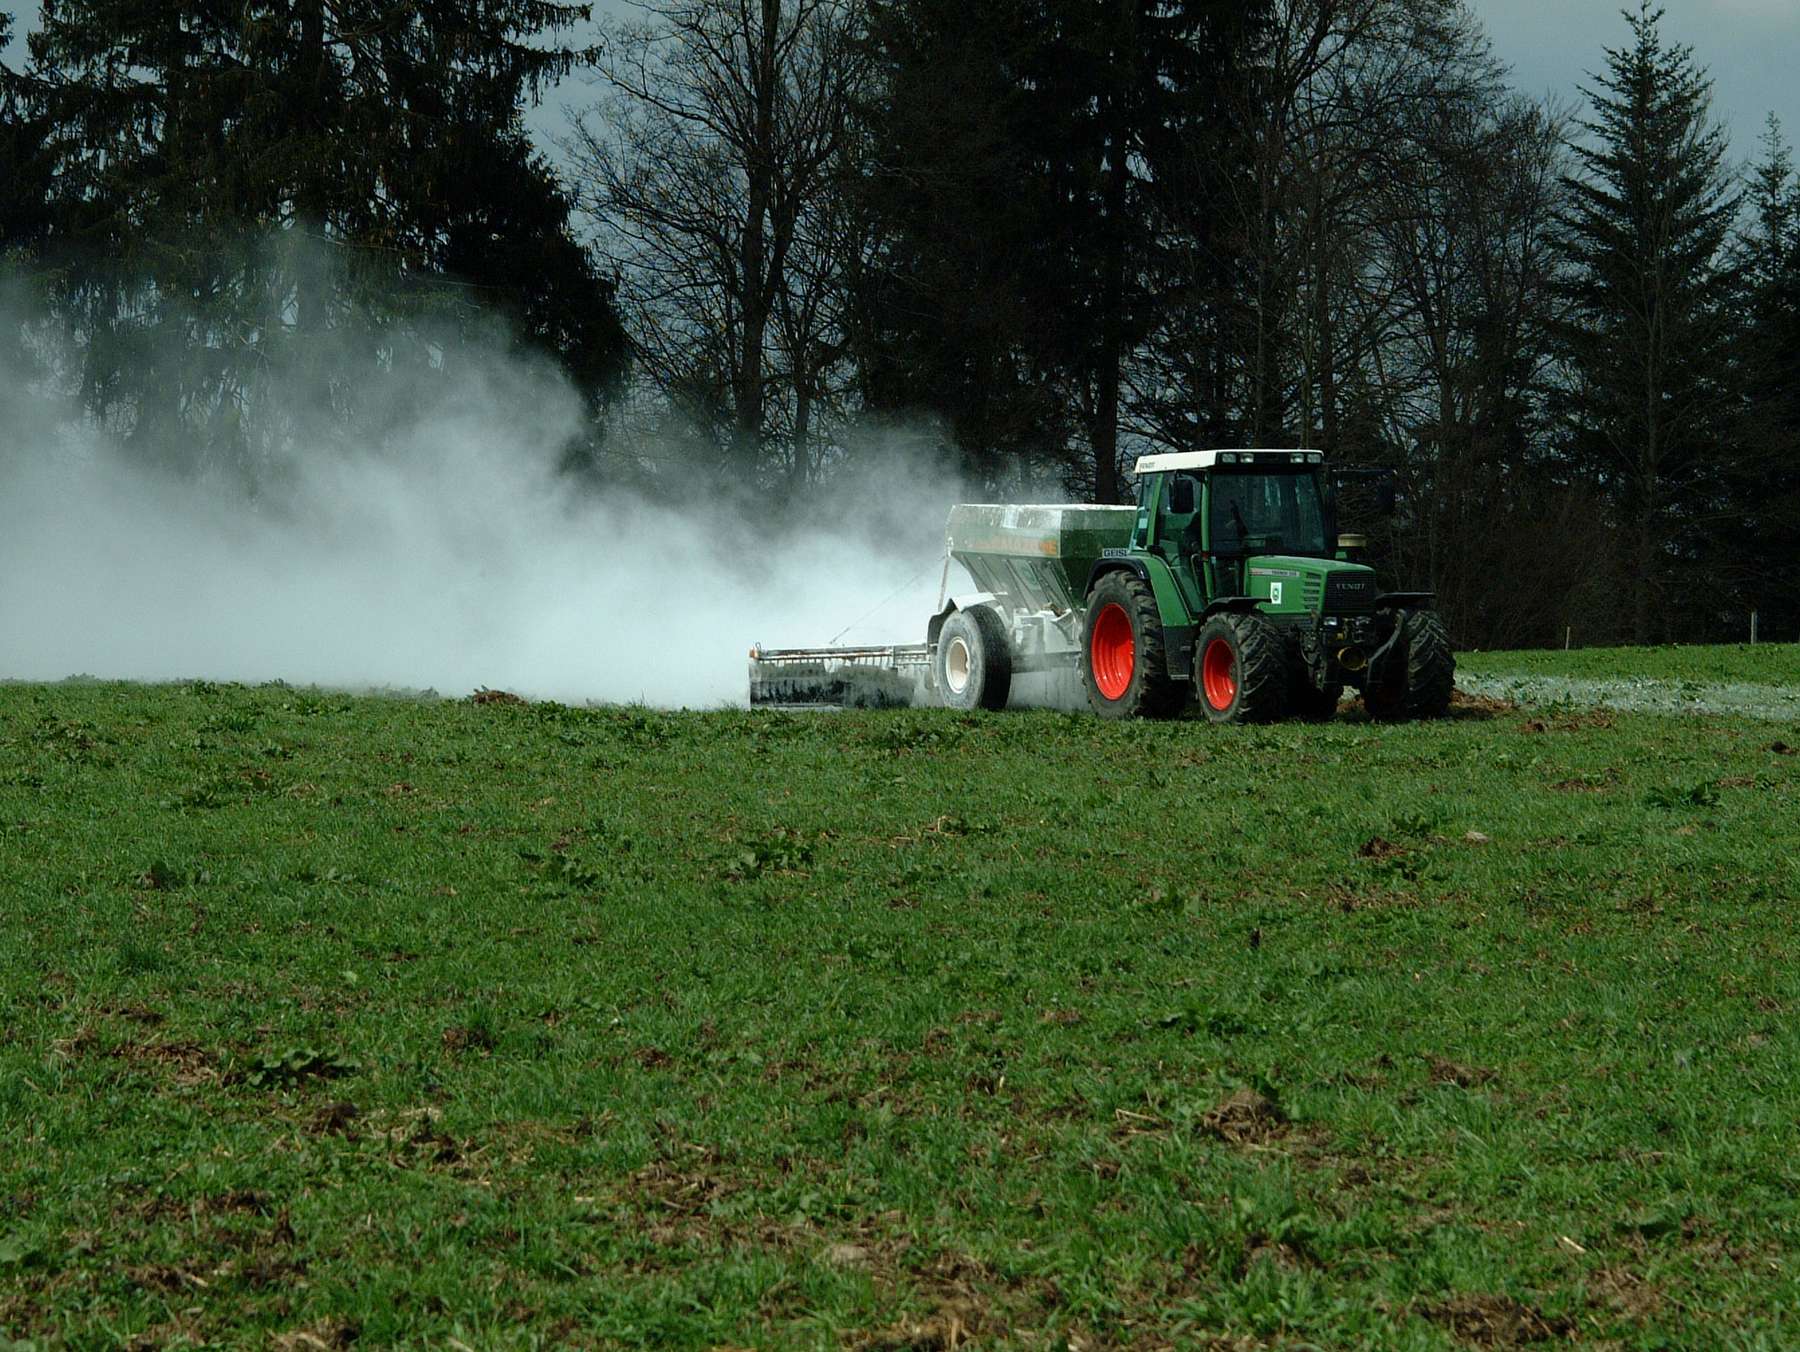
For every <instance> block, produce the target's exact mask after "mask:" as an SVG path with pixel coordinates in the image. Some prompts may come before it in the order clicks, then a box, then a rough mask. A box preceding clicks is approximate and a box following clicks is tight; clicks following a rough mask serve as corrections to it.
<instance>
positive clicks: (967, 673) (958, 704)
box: [934, 606, 1013, 709]
mask: <svg viewBox="0 0 1800 1352" xmlns="http://www.w3.org/2000/svg"><path fill="white" fill-rule="evenodd" d="M934 665H935V667H936V671H935V673H934V674H935V675H936V677H937V688H938V695H939V696H940V697H941V698H942V699H943V701H944V703H945V704H947V705H948V706H949V707H950V708H952V709H1004V708H1005V707H1006V697H1007V696H1008V695H1009V694H1011V693H1012V668H1013V664H1012V648H1011V646H1010V645H1008V643H1007V641H1006V626H1005V625H1004V624H1002V623H1001V622H1000V616H999V615H998V614H996V613H995V611H994V609H993V607H992V606H970V607H969V608H968V609H967V610H959V611H957V612H956V613H955V614H953V615H952V616H951V617H950V618H949V619H947V620H945V621H944V627H943V628H942V629H941V630H939V631H938V641H937V656H936V658H935V659H934Z"/></svg>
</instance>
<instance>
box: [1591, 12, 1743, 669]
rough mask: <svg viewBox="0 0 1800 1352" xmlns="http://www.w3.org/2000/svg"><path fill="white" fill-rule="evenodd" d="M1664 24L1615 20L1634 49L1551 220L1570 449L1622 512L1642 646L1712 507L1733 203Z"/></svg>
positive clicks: (1679, 52)
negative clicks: (1562, 270)
mask: <svg viewBox="0 0 1800 1352" xmlns="http://www.w3.org/2000/svg"><path fill="white" fill-rule="evenodd" d="M1662 16H1663V12H1662V10H1660V9H1652V8H1651V7H1650V5H1649V3H1648V0H1644V3H1642V4H1641V5H1640V7H1639V8H1638V10H1637V12H1636V13H1635V14H1633V13H1627V14H1626V15H1625V17H1626V20H1627V22H1628V23H1629V24H1630V27H1631V42H1630V43H1629V44H1628V45H1626V46H1624V47H1621V48H1619V49H1618V50H1611V49H1609V50H1608V51H1607V53H1606V68H1605V70H1603V71H1602V72H1600V73H1599V74H1597V75H1595V76H1593V81H1594V84H1593V87H1592V88H1591V89H1590V90H1588V91H1587V93H1588V97H1589V100H1590V103H1591V109H1592V112H1591V117H1590V118H1589V119H1588V120H1586V121H1583V122H1581V123H1580V124H1579V125H1580V127H1581V129H1582V131H1583V132H1584V133H1585V138H1584V139H1582V140H1579V141H1577V143H1576V144H1574V145H1573V147H1572V150H1573V152H1574V154H1575V157H1576V159H1577V162H1578V165H1579V168H1580V171H1581V172H1580V173H1579V174H1577V175H1575V176H1572V177H1570V178H1567V179H1565V180H1564V184H1565V187H1566V188H1567V190H1568V192H1569V194H1570V205H1569V207H1568V209H1567V211H1566V212H1565V213H1564V214H1563V217H1562V221H1561V229H1562V240H1561V243H1562V252H1563V256H1564V260H1565V262H1566V264H1567V266H1568V268H1569V279H1568V282H1567V294H1566V299H1567V301H1568V304H1569V316H1568V322H1567V323H1565V324H1564V325H1562V326H1561V329H1560V337H1561V341H1562V344H1563V347H1564V351H1565V354H1566V357H1567V360H1568V364H1569V369H1570V372H1571V375H1572V384H1571V398H1570V409H1569V412H1570V414H1571V417H1572V423H1573V437H1572V445H1573V448H1574V450H1575V452H1576V454H1577V455H1578V456H1579V457H1580V458H1581V459H1582V460H1583V461H1584V462H1585V463H1587V464H1588V465H1590V466H1591V467H1592V469H1593V471H1594V472H1595V473H1596V474H1597V475H1598V476H1599V477H1600V480H1601V482H1602V483H1603V484H1604V485H1605V486H1606V487H1607V488H1608V489H1609V490H1610V492H1611V495H1612V498H1613V500H1614V502H1615V503H1616V504H1617V506H1618V509H1619V511H1620V525H1621V527H1622V528H1623V533H1624V536H1625V539H1626V542H1627V547H1626V551H1625V570H1624V571H1625V577H1626V585H1627V597H1626V603H1627V605H1628V606H1629V616H1630V633H1631V636H1632V638H1633V639H1634V640H1635V641H1637V642H1640V643H1644V642H1649V641H1652V640H1653V639H1655V638H1657V637H1658V636H1660V635H1661V634H1663V633H1665V632H1667V631H1668V629H1669V628H1670V620H1671V612H1678V611H1680V610H1682V609H1684V608H1686V606H1687V605H1688V604H1689V603H1690V602H1691V601H1695V600H1697V599H1698V598H1697V597H1696V595H1695V589H1694V587H1692V586H1691V585H1690V586H1689V587H1688V588H1687V589H1685V590H1683V589H1682V588H1680V587H1678V586H1677V585H1675V584H1676V582H1677V580H1678V579H1677V569H1678V566H1679V565H1680V563H1681V562H1682V561H1683V560H1684V559H1692V558H1693V557H1694V553H1695V546H1696V544H1697V536H1698V535H1699V534H1701V533H1703V531H1704V527H1705V523H1706V521H1707V519H1708V517H1709V515H1710V514H1712V513H1714V512H1715V511H1716V510H1717V508H1718V506H1719V494H1720V483H1719V479H1720V474H1721V471H1722V468H1723V466H1722V427H1723V420H1724V418H1725V415H1726V413H1727V410H1728V406H1729V397H1728V376H1729V372H1728V348H1729V337H1730V331H1731V323H1732V306H1731V303H1732V299H1733V293H1734V288H1735V285H1736V278H1735V272H1734V268H1733V266H1732V265H1731V262H1730V260H1729V258H1728V250H1727V247H1726V246H1727V243H1728V240H1729V238H1730V234H1731V227H1732V222H1733V219H1734V217H1735V215H1736V213H1737V209H1738V205H1739V201H1740V197H1739V194H1738V193H1737V192H1736V191H1735V189H1734V187H1733V185H1732V182H1731V179H1730V176H1729V175H1728V174H1727V172H1726V168H1725V155H1726V149H1727V146H1726V137H1725V133H1724V131H1723V130H1722V129H1720V128H1719V127H1717V126H1716V125H1714V123H1713V122H1712V120H1711V117H1710V113H1709V104H1710V97H1711V84H1710V82H1709V80H1708V79H1707V77H1706V75H1705V72H1704V71H1702V70H1701V69H1700V68H1699V67H1697V66H1696V65H1695V63H1694V58H1693V53H1692V51H1691V50H1690V49H1689V48H1687V47H1683V46H1678V45H1672V44H1669V43H1667V42H1665V41H1664V39H1663V36H1662V33H1661V27H1660V25H1661V20H1662ZM1691 582H1692V579H1690V583H1691Z"/></svg>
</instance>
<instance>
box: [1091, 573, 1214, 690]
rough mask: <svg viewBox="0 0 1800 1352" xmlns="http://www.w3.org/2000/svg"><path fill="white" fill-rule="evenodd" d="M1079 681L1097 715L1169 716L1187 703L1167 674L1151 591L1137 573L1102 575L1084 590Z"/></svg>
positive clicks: (1158, 615)
mask: <svg viewBox="0 0 1800 1352" xmlns="http://www.w3.org/2000/svg"><path fill="white" fill-rule="evenodd" d="M1096 645H1098V647H1096ZM1081 684H1082V685H1083V686H1084V687H1085V688H1086V690H1087V697H1088V704H1089V705H1090V706H1091V707H1092V708H1093V710H1094V712H1095V713H1097V714H1099V715H1100V716H1101V717H1102V718H1173V717H1174V716H1175V715H1176V714H1178V713H1180V712H1181V711H1182V709H1183V708H1185V707H1186V706H1187V699H1188V690H1187V686H1186V684H1185V683H1184V682H1181V681H1177V680H1175V679H1174V678H1172V677H1171V676H1170V675H1169V654H1168V648H1167V647H1166V645H1165V644H1164V642H1163V628H1162V614H1161V612H1160V611H1158V610H1157V608H1156V595H1155V593H1153V592H1152V591H1151V590H1150V584H1149V583H1148V582H1145V581H1144V579H1143V578H1141V577H1139V576H1138V575H1137V574H1136V573H1131V572H1126V571H1124V570H1122V569H1121V570H1119V571H1117V572H1112V573H1106V574H1104V575H1103V576H1102V577H1101V578H1100V580H1099V581H1098V582H1096V583H1095V584H1094V589H1093V590H1092V591H1091V592H1089V593H1088V598H1087V614H1086V615H1085V616H1084V617H1083V619H1082V622H1081Z"/></svg>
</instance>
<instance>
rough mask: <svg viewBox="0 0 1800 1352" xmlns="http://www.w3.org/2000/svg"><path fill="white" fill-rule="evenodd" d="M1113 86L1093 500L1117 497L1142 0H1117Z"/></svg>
mask: <svg viewBox="0 0 1800 1352" xmlns="http://www.w3.org/2000/svg"><path fill="white" fill-rule="evenodd" d="M1115 3H1116V5H1117V20H1116V27H1115V29H1114V33H1113V41H1112V43H1111V47H1112V55H1113V61H1112V65H1113V74H1112V78H1113V82H1114V83H1113V87H1112V90H1111V92H1110V96H1109V97H1108V99H1107V102H1106V107H1105V117H1106V121H1107V125H1106V178H1105V181H1104V185H1103V187H1102V189H1101V192H1102V201H1101V210H1102V213H1103V217H1104V225H1103V229H1104V230H1105V235H1104V236H1103V239H1104V247H1105V250H1106V252H1105V256H1104V258H1103V259H1102V262H1101V266H1102V267H1103V268H1104V270H1105V273H1104V277H1103V278H1102V281H1101V294H1100V353H1099V366H1098V369H1097V370H1096V372H1095V384H1096V389H1095V395H1096V398H1095V409H1094V425H1093V428H1092V429H1091V433H1090V439H1091V441H1092V442H1093V449H1094V500H1095V501H1096V502H1117V501H1118V500H1119V380H1120V376H1121V372H1122V369H1123V367H1124V354H1125V230H1126V226H1125V199H1126V194H1127V189H1128V188H1129V175H1130V173H1131V170H1130V167H1129V165H1128V163H1127V160H1128V157H1129V153H1130V147H1129V145H1128V144H1127V142H1128V139H1129V138H1128V136H1127V130H1126V125H1125V124H1126V107H1125V102H1126V100H1127V99H1128V98H1129V97H1130V93H1131V91H1130V85H1131V81H1132V80H1133V79H1134V78H1135V74H1136V71H1135V64H1136V63H1135V57H1136V54H1137V5H1138V0H1115Z"/></svg>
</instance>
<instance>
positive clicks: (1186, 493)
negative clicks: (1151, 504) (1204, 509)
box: [1169, 474, 1200, 516]
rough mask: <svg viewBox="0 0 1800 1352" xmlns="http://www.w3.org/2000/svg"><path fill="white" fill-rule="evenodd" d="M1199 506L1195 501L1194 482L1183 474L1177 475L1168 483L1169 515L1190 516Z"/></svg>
mask: <svg viewBox="0 0 1800 1352" xmlns="http://www.w3.org/2000/svg"><path fill="white" fill-rule="evenodd" d="M1199 506H1200V504H1199V503H1198V502H1197V501H1195V494H1194V481H1193V480H1192V479H1190V478H1189V477H1188V476H1187V475H1185V474H1177V475H1176V476H1175V477H1174V479H1172V480H1171V481H1170V483H1169V515H1170V516H1192V515H1193V514H1194V513H1195V512H1196V511H1197V510H1199Z"/></svg>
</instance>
